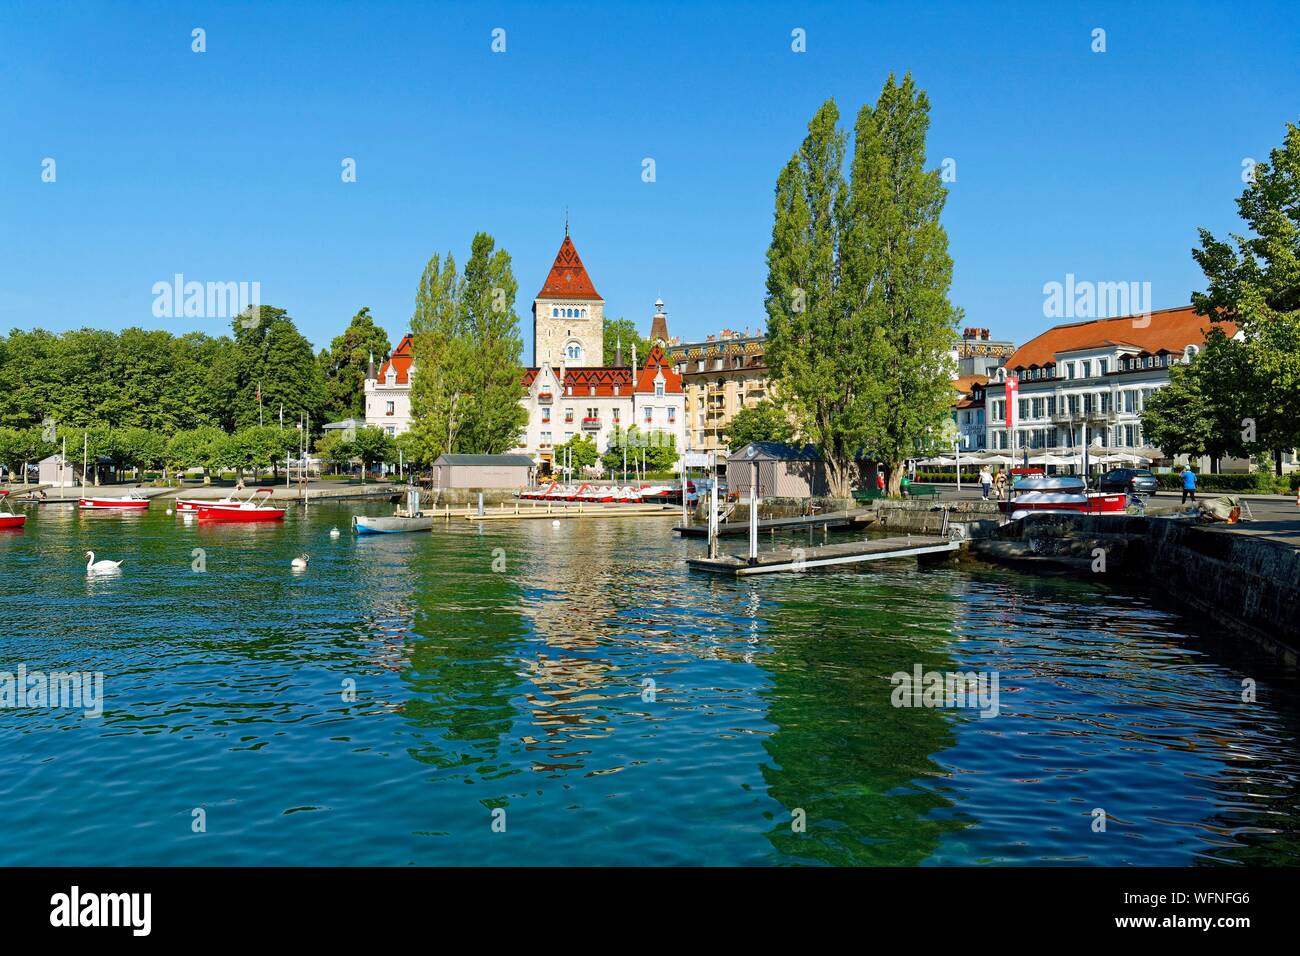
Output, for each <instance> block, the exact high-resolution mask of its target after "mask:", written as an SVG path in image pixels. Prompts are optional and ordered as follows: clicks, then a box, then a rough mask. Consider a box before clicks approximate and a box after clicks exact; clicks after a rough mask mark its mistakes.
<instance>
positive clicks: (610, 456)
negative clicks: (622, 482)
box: [601, 425, 681, 475]
mask: <svg viewBox="0 0 1300 956" xmlns="http://www.w3.org/2000/svg"><path fill="white" fill-rule="evenodd" d="M625 450H626V452H627V457H626V460H627V470H628V473H629V474H631V472H632V470H633V465H634V464H635V463H638V462H641V463H643V464H644V467H645V469H646V470H647V471H669V470H671V469H672V467H673V465H675V464H676V463H677V460H678V458H679V457H681V456H680V455H679V454H678V451H677V436H676V435H674V434H673V433H672V432H665V431H650V432H643V431H641V430H640V429H639V428H637V426H635V425H631V426H629V427H627V428H616V429H614V431H613V433H612V434H611V435H610V437H609V444H608V446H607V447H606V450H605V454H604V455H603V456H602V457H601V461H602V462H603V464H604V466H605V473H606V474H610V475H621V474H623V462H624V451H625Z"/></svg>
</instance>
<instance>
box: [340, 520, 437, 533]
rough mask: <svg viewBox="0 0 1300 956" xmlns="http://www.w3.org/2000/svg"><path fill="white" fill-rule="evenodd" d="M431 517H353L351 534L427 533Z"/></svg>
mask: <svg viewBox="0 0 1300 956" xmlns="http://www.w3.org/2000/svg"><path fill="white" fill-rule="evenodd" d="M432 528H433V517H432V516H431V515H353V516H352V533H353V534H401V533H402V532H404V531H429V530H432Z"/></svg>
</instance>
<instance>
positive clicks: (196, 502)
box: [176, 491, 255, 514]
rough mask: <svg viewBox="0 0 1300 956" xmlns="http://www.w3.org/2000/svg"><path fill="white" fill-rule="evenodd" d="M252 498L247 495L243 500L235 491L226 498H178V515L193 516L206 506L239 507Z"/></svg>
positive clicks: (250, 495)
mask: <svg viewBox="0 0 1300 956" xmlns="http://www.w3.org/2000/svg"><path fill="white" fill-rule="evenodd" d="M254 494H255V492H254ZM252 498H253V495H252V494H248V495H245V496H243V497H242V498H241V497H240V496H239V495H237V494H236V493H235V492H233V491H232V492H231V493H230V494H228V495H226V496H225V497H224V498H177V499H176V513H177V514H184V513H187V512H188V513H191V514H192V513H194V512H195V511H198V510H199V509H200V508H202V507H204V506H206V505H237V504H242V503H244V502H245V501H251V500H252Z"/></svg>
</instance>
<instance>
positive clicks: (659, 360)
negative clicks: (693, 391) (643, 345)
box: [524, 346, 682, 398]
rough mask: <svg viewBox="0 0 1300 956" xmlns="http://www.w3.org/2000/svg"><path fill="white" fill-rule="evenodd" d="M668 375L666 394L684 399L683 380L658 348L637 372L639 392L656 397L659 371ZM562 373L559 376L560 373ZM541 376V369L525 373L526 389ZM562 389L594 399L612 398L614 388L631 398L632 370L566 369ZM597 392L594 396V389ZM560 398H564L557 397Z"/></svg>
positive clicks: (616, 368) (581, 367) (637, 388)
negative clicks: (616, 387)
mask: <svg viewBox="0 0 1300 956" xmlns="http://www.w3.org/2000/svg"><path fill="white" fill-rule="evenodd" d="M661 370H662V371H663V375H664V392H665V393H666V394H669V395H673V394H677V395H680V394H681V392H682V377H681V376H680V375H678V374H677V372H675V371H673V367H672V366H671V365H669V364H668V359H667V358H665V357H664V353H663V350H661V349H660V348H659V347H658V346H655V347H654V348H652V349H651V350H650V354H649V355H647V356H646V361H645V365H643V366H641V367H640V368H638V369H637V375H636V391H637V392H638V393H640V394H646V393H650V394H653V393H654V390H655V376H656V375H657V374H658V373H659V371H661ZM558 371H559V370H558V369H556V372H557V373H558ZM540 372H541V369H539V368H529V369H524V387H525V388H531V387H532V385H533V383H534V382H535V381H537V376H538V374H539V373H540ZM561 384H562V387H563V388H564V389H565V393H564V394H566V395H567V394H568V392H567V390H568V389H570V388H572V389H573V394H572V396H570V397H572V398H581V397H583V396H584V395H586V396H591V395H593V394H595V395H596V396H601V395H605V396H612V395H613V394H614V387H615V386H618V390H619V391H618V394H619V395H631V394H633V391H632V368H631V366H627V365H623V366H611V367H594V366H579V367H573V368H570V367H566V368H565V369H564V381H563V383H561ZM593 386H594V387H595V389H596V391H595V392H594V393H593V392H592V390H591V389H592V387H593ZM557 397H560V396H557Z"/></svg>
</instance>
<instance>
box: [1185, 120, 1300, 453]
mask: <svg viewBox="0 0 1300 956" xmlns="http://www.w3.org/2000/svg"><path fill="white" fill-rule="evenodd" d="M1237 211H1238V213H1239V214H1240V216H1241V218H1242V220H1244V221H1245V223H1246V225H1247V226H1248V227H1249V230H1250V234H1249V235H1238V234H1233V235H1232V236H1231V237H1230V238H1231V242H1227V241H1222V240H1219V239H1216V238H1215V237H1214V236H1213V235H1212V234H1211V233H1210V232H1209V230H1207V229H1201V230H1200V239H1201V247H1200V248H1199V249H1195V250H1193V251H1192V256H1193V258H1195V259H1196V261H1197V263H1198V264H1199V265H1200V267H1201V270H1202V271H1203V272H1204V273H1205V278H1206V284H1207V288H1206V291H1205V292H1203V293H1193V295H1192V303H1193V305H1195V306H1196V311H1197V312H1198V313H1199V314H1201V315H1204V316H1207V317H1209V318H1210V319H1211V320H1212V321H1214V322H1221V321H1224V320H1231V321H1232V322H1235V323H1236V325H1237V327H1238V329H1239V330H1240V332H1241V337H1240V338H1239V339H1238V338H1235V337H1229V336H1227V335H1226V334H1224V332H1223V329H1222V328H1221V327H1219V328H1215V329H1212V330H1211V332H1210V336H1209V337H1208V339H1207V342H1206V348H1205V350H1204V352H1203V353H1202V354H1201V355H1200V356H1199V357H1198V358H1197V359H1196V361H1195V363H1193V364H1194V365H1200V366H1201V369H1200V370H1199V372H1198V376H1199V377H1200V378H1201V381H1202V384H1203V386H1205V387H1208V388H1211V389H1212V390H1213V392H1214V393H1215V394H1216V396H1219V397H1221V396H1223V395H1225V394H1231V395H1234V396H1237V397H1238V398H1239V401H1235V402H1232V404H1234V405H1236V406H1237V407H1236V408H1234V410H1233V412H1232V415H1231V419H1232V420H1224V419H1225V416H1215V417H1216V419H1218V420H1219V421H1220V425H1219V428H1220V429H1221V431H1222V434H1220V435H1218V436H1217V437H1216V439H1215V443H1216V444H1220V445H1225V446H1227V447H1232V445H1233V439H1232V435H1233V432H1238V433H1241V432H1246V433H1247V434H1248V435H1249V434H1250V432H1251V431H1253V433H1254V435H1253V437H1254V438H1255V440H1256V441H1257V442H1258V443H1259V446H1258V447H1259V448H1266V449H1272V450H1273V453H1274V464H1275V466H1276V468H1277V470H1278V473H1279V474H1280V473H1281V451H1282V450H1283V449H1287V448H1295V447H1296V446H1298V445H1300V415H1298V414H1297V413H1296V410H1297V408H1300V125H1297V124H1295V123H1288V124H1287V129H1286V134H1285V137H1284V139H1283V143H1282V145H1281V146H1280V147H1278V148H1276V149H1273V150H1272V151H1271V152H1270V153H1269V161H1268V162H1267V163H1259V164H1257V165H1256V166H1255V167H1254V175H1253V177H1252V180H1251V181H1250V182H1249V183H1248V184H1247V185H1246V188H1245V190H1244V191H1243V192H1242V194H1241V197H1240V198H1239V199H1238V200H1237ZM1211 383H1213V384H1211ZM1162 448H1163V446H1162ZM1254 450H1255V449H1251V450H1250V451H1252V452H1253V451H1254Z"/></svg>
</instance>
